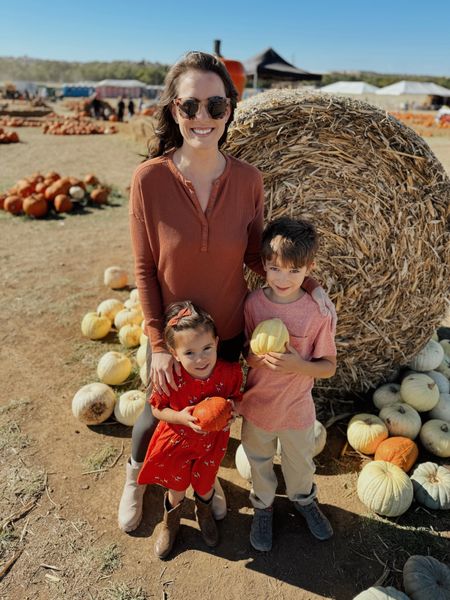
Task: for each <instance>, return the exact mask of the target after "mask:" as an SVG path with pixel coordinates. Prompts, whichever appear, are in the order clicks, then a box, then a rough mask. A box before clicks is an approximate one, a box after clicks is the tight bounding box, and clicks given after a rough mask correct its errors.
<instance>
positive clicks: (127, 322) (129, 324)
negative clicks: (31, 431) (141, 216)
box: [72, 266, 147, 426]
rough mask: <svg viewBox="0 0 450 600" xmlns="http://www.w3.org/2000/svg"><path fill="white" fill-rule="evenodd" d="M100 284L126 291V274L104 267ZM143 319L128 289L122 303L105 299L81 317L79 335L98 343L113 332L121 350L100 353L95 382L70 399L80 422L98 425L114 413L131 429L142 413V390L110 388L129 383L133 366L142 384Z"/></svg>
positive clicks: (134, 293) (136, 297)
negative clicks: (138, 372) (117, 391)
mask: <svg viewBox="0 0 450 600" xmlns="http://www.w3.org/2000/svg"><path fill="white" fill-rule="evenodd" d="M104 283H105V285H106V286H107V287H109V288H110V289H112V290H120V289H123V288H126V287H127V286H128V273H127V271H126V270H125V269H122V268H121V267H118V266H112V267H108V268H107V269H106V270H105V273H104ZM143 318H144V317H143V314H142V309H141V305H140V302H139V295H138V291H137V289H132V290H131V292H130V295H129V297H128V298H127V299H126V300H125V301H124V302H122V301H121V300H118V299H117V298H107V299H105V300H103V301H102V302H100V304H99V305H98V306H97V309H96V310H95V311H91V312H88V313H86V314H85V315H84V317H83V319H82V321H81V332H82V334H83V335H84V336H85V337H86V338H89V339H90V340H102V339H104V338H105V337H106V336H108V335H109V334H110V332H112V331H114V332H115V333H117V337H118V341H119V342H120V344H121V345H122V348H123V351H122V352H116V351H111V352H106V353H105V354H103V355H102V356H101V358H100V360H99V361H98V365H97V376H98V380H99V381H97V382H94V383H90V384H87V385H85V386H83V387H82V388H81V389H79V390H78V392H77V393H76V394H75V396H74V397H73V400H72V412H73V414H74V416H75V417H76V418H77V419H79V420H80V421H81V422H82V423H85V424H86V425H99V424H100V423H103V422H104V421H106V420H107V419H108V418H109V417H110V416H111V415H112V413H113V412H114V416H115V418H116V420H117V421H119V423H122V424H124V425H129V426H131V425H134V423H135V422H136V421H137V419H138V417H139V415H140V414H141V412H142V411H143V409H144V406H145V394H144V392H143V391H141V390H140V389H132V390H129V391H127V392H124V393H122V394H120V395H119V394H117V396H116V392H115V391H114V389H113V387H115V386H124V385H127V384H129V383H130V382H132V381H133V374H132V372H133V370H134V368H135V367H136V366H137V368H139V369H140V378H141V381H142V384H143V385H144V386H145V385H146V381H147V374H146V353H147V336H146V335H145V334H144V333H143ZM136 348H137V351H136V352H135V349H136ZM130 376H131V379H130ZM118 389H120V387H119V388H118Z"/></svg>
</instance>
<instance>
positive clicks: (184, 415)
mask: <svg viewBox="0 0 450 600" xmlns="http://www.w3.org/2000/svg"><path fill="white" fill-rule="evenodd" d="M194 408H195V406H186V407H185V408H183V410H180V412H179V413H178V415H179V417H178V423H177V424H178V425H184V426H185V427H190V428H191V429H192V430H193V431H195V433H201V434H202V435H206V433H208V432H207V431H203V429H202V428H201V427H200V426H199V425H197V418H196V417H194V415H193V414H192V411H193V410H194Z"/></svg>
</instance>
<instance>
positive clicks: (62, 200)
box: [55, 194, 73, 213]
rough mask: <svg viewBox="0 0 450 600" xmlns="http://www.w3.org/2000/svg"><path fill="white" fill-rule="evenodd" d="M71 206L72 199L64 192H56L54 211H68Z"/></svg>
mask: <svg viewBox="0 0 450 600" xmlns="http://www.w3.org/2000/svg"><path fill="white" fill-rule="evenodd" d="M72 208H73V204H72V200H71V199H70V198H69V196H66V195H65V194H58V195H57V196H56V198H55V210H56V212H59V213H61V212H70V211H71V210H72Z"/></svg>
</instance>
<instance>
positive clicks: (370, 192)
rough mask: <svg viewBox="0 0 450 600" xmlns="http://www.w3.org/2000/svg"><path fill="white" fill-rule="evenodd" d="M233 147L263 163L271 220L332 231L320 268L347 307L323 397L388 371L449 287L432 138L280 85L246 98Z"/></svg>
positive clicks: (436, 315) (445, 184)
mask: <svg viewBox="0 0 450 600" xmlns="http://www.w3.org/2000/svg"><path fill="white" fill-rule="evenodd" d="M226 151H228V152H230V153H231V154H233V155H234V156H236V157H238V158H241V159H243V160H245V161H248V162H249V163H251V164H253V165H255V166H256V167H258V169H260V170H261V172H262V174H263V177H264V185H265V191H266V206H265V217H266V220H270V219H272V218H276V217H279V216H282V215H289V216H293V217H303V218H307V219H310V220H311V221H313V222H314V223H315V224H316V226H317V228H318V230H319V232H320V234H321V236H322V241H321V248H320V257H319V261H318V267H317V269H316V271H315V275H316V276H317V279H319V280H320V281H321V282H322V284H323V286H324V287H325V289H326V290H327V291H328V293H329V295H330V296H331V298H332V300H333V301H334V302H335V304H336V308H337V312H338V317H339V322H338V326H337V335H336V341H337V349H338V370H337V373H336V375H335V377H333V378H332V379H329V380H322V381H318V382H317V384H316V397H317V398H322V399H323V398H326V399H328V400H331V399H342V398H343V397H345V396H346V395H347V394H348V393H349V392H355V393H357V394H362V393H363V392H365V391H367V390H368V389H370V388H371V387H374V386H377V385H378V384H380V383H381V382H384V381H386V380H387V379H389V378H390V377H391V376H392V374H393V373H395V372H396V370H397V368H398V367H399V366H400V365H404V364H405V363H406V362H407V361H408V359H409V358H411V357H412V356H413V355H414V354H416V353H417V352H418V351H419V350H420V348H421V347H422V346H423V345H424V344H425V343H426V342H427V341H428V339H429V338H430V337H431V335H432V333H433V331H434V330H435V328H436V327H437V325H438V324H439V322H440V321H441V319H442V317H443V315H444V314H445V308H446V297H448V292H449V290H448V275H449V267H448V265H449V258H450V252H449V235H448V230H447V228H446V218H447V216H448V208H449V202H450V181H449V179H448V177H447V176H446V174H445V172H444V169H443V167H442V165H441V164H440V163H439V161H438V160H437V159H436V157H435V156H434V154H433V153H432V152H431V150H430V148H429V147H428V145H427V144H426V143H425V141H424V140H423V139H422V138H420V137H419V136H418V135H417V134H416V133H415V132H414V131H412V130H411V129H409V128H408V127H406V126H405V125H403V124H402V123H400V122H399V121H397V120H396V119H395V118H394V117H392V116H390V115H388V114H386V113H385V112H383V111H381V110H380V109H378V108H375V107H373V106H371V105H369V104H366V103H363V102H358V101H355V100H349V99H346V98H341V97H335V96H330V95H326V96H323V95H321V94H316V93H307V94H305V93H302V92H299V91H294V90H272V91H269V92H265V93H263V94H260V95H258V96H255V97H254V98H252V99H250V100H246V101H244V102H242V103H241V104H240V105H239V107H238V109H237V111H236V115H235V120H234V123H233V125H232V126H231V128H230V130H229V138H228V142H227V147H226ZM249 281H250V283H251V285H252V286H253V287H254V286H256V285H259V284H260V283H261V282H258V280H257V278H255V277H250V278H249Z"/></svg>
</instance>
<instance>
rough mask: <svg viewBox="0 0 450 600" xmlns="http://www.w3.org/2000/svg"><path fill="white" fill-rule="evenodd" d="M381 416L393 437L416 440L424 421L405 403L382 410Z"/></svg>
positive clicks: (398, 403)
mask: <svg viewBox="0 0 450 600" xmlns="http://www.w3.org/2000/svg"><path fill="white" fill-rule="evenodd" d="M379 416H380V419H381V420H382V421H383V422H384V423H385V424H386V427H387V428H388V431H389V435H391V436H402V437H407V438H409V439H410V440H414V439H416V437H417V436H418V435H419V431H420V428H421V427H422V420H421V418H420V415H419V413H418V412H417V410H416V409H415V408H413V407H412V406H409V404H405V403H404V402H397V403H396V404H391V405H390V406H385V407H384V408H382V409H381V411H380V415H379Z"/></svg>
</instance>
